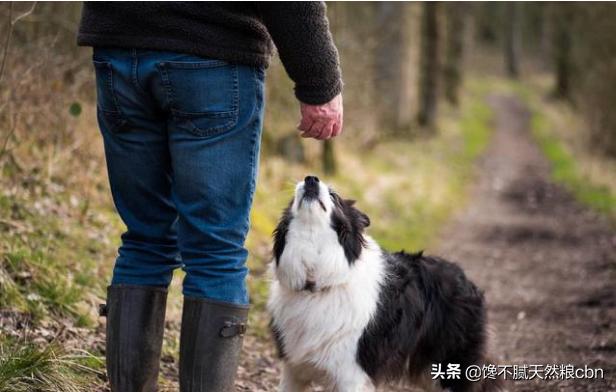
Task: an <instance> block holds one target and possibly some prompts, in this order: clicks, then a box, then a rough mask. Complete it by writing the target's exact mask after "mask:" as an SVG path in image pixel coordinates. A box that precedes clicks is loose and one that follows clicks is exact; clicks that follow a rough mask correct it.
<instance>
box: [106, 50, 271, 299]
mask: <svg viewBox="0 0 616 392" xmlns="http://www.w3.org/2000/svg"><path fill="white" fill-rule="evenodd" d="M94 67H95V70H96V89H97V100H98V102H97V114H98V123H99V126H100V129H101V133H102V135H103V139H104V144H105V157H106V160H107V170H108V173H109V182H110V184H111V192H112V195H113V200H114V203H115V206H116V209H117V211H118V213H119V215H120V217H121V218H122V220H123V221H124V223H125V224H126V227H127V231H126V232H125V233H124V234H123V235H122V245H121V247H120V249H119V252H118V253H119V255H118V258H117V260H116V263H115V267H114V270H113V279H112V284H131V285H146V286H162V287H167V286H168V285H169V283H170V282H171V278H172V274H173V271H174V270H175V269H176V268H178V267H182V268H183V269H184V271H185V272H186V277H185V279H184V282H183V293H184V295H186V296H191V297H197V298H209V299H214V300H220V301H225V302H232V303H236V304H247V303H248V295H247V290H246V284H245V278H246V275H247V272H248V270H247V268H246V266H245V262H246V257H247V251H246V249H245V248H244V240H245V237H246V234H247V231H248V228H249V211H250V206H251V204H252V198H253V194H254V190H255V182H256V176H257V170H258V162H259V147H260V139H261V128H262V122H263V108H264V99H263V88H264V70H263V69H262V68H258V67H250V66H243V65H236V64H229V63H226V62H224V61H220V60H216V59H208V58H202V57H197V56H193V55H187V54H180V53H172V52H157V51H145V50H125V49H102V48H96V49H95V50H94Z"/></svg>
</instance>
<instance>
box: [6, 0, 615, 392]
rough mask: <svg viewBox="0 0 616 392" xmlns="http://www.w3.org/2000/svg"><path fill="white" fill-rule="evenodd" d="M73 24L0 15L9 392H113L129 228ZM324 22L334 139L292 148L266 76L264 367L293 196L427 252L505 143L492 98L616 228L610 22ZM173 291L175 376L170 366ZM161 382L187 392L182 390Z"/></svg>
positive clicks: (257, 253)
mask: <svg viewBox="0 0 616 392" xmlns="http://www.w3.org/2000/svg"><path fill="white" fill-rule="evenodd" d="M80 9H81V4H80V3H79V2H72V3H68V2H53V3H48V2H40V3H32V2H20V3H17V2H15V3H13V2H0V56H1V57H0V391H1V392H5V391H11V392H20V391H39V390H41V391H42V390H44V391H92V390H104V389H105V376H104V362H103V357H104V353H103V349H104V345H103V330H104V328H103V326H104V319H99V318H98V316H97V306H98V304H99V303H101V302H103V301H104V293H105V287H106V285H107V284H108V280H109V277H110V271H111V268H112V265H113V260H114V257H115V254H116V249H117V246H118V244H119V243H118V241H119V234H120V233H121V232H122V230H123V225H122V223H121V222H120V221H119V219H118V217H117V216H116V214H115V211H114V208H113V205H112V202H111V197H110V194H109V189H108V183H107V178H106V173H105V165H104V157H103V154H102V141H101V138H100V137H99V134H98V128H97V124H96V116H95V107H96V106H95V105H96V103H95V88H94V79H93V78H94V72H93V69H92V65H91V50H90V49H89V48H79V47H77V46H76V37H75V35H76V30H77V27H78V23H79V16H80ZM328 13H329V17H330V22H331V30H332V33H333V36H334V39H335V41H336V44H337V46H338V49H339V51H340V55H341V60H342V69H343V75H344V81H345V89H344V101H345V130H344V133H343V135H342V136H341V137H339V138H337V139H335V140H333V141H330V142H324V143H321V142H316V141H313V140H302V139H301V138H300V137H298V132H297V130H296V129H295V126H296V123H297V121H298V119H299V114H298V112H299V110H298V103H297V102H296V100H295V98H294V95H293V91H292V87H293V86H292V83H291V82H290V81H289V80H288V78H287V76H286V74H285V73H284V70H283V68H282V66H281V64H280V63H279V61H278V60H277V59H274V61H273V64H272V65H271V67H270V68H269V69H268V71H267V74H268V75H267V105H266V106H267V113H266V119H265V127H264V128H265V129H264V136H263V149H262V158H261V169H260V170H261V171H260V177H259V185H258V189H257V195H256V199H255V206H254V209H253V212H252V215H251V218H252V219H251V220H252V229H251V233H250V236H249V239H248V248H249V249H250V254H251V256H250V260H249V264H250V267H251V270H252V272H251V277H250V279H249V284H250V288H251V293H252V301H253V305H254V307H253V312H252V316H251V324H252V328H251V332H250V335H249V336H248V339H247V344H248V347H249V348H253V349H254V350H253V351H255V350H256V351H257V352H258V353H263V356H268V355H270V354H269V353H270V351H271V347H270V343H269V335H268V331H267V317H266V315H265V314H264V301H265V298H266V295H267V279H266V269H267V266H266V265H267V262H268V260H269V254H270V253H269V252H270V235H271V232H272V230H273V228H274V226H275V224H276V221H277V218H278V216H279V213H280V211H281V209H282V207H283V206H284V205H285V204H286V202H287V201H288V200H289V198H290V197H291V195H292V190H293V184H294V183H295V181H297V180H299V179H301V178H303V176H304V175H306V174H307V173H316V174H317V175H319V176H322V177H324V178H325V180H326V181H327V182H331V183H332V184H334V185H335V186H336V187H337V188H338V189H340V192H341V193H342V194H344V195H348V196H351V197H353V198H356V199H358V200H359V205H360V206H361V208H363V209H364V210H366V212H367V213H368V214H369V215H370V216H373V217H375V218H374V219H373V227H372V228H371V233H372V235H373V236H374V237H376V239H377V240H378V241H379V242H380V243H381V244H383V245H384V246H385V247H389V248H392V249H400V248H405V249H407V250H415V249H423V248H430V247H432V246H434V241H436V238H437V237H438V236H437V234H438V233H439V231H440V229H441V228H442V227H443V225H444V224H445V223H446V222H447V221H448V219H449V218H450V217H451V216H452V214H454V213H455V212H456V211H458V210H459V209H461V208H463V207H464V205H465V204H466V203H469V202H472V200H469V196H468V189H469V187H470V186H471V184H472V183H473V181H474V179H475V178H476V176H477V175H478V174H477V172H476V165H475V162H476V159H477V158H478V157H480V156H481V154H482V153H483V151H484V149H485V148H486V146H488V144H489V143H490V137H491V135H492V128H493V124H494V122H493V120H494V118H493V112H492V109H491V107H490V106H489V105H488V103H487V101H486V98H487V97H488V96H490V95H493V94H506V95H508V96H512V97H516V99H518V100H519V101H520V102H523V103H524V104H525V105H526V106H527V107H528V108H529V110H530V111H531V113H532V121H531V126H532V129H531V133H532V136H533V140H534V143H536V144H537V145H538V146H539V148H540V150H541V151H542V152H543V154H544V155H545V157H546V158H547V159H548V161H549V162H550V165H551V180H552V181H554V182H555V183H557V184H560V186H562V187H564V188H565V189H567V190H568V192H570V193H571V194H572V195H574V197H575V198H576V199H577V200H578V201H579V202H580V203H582V204H583V205H585V206H587V207H588V208H590V209H591V210H593V211H595V212H596V213H597V214H599V215H601V216H604V217H608V218H607V219H608V220H611V219H613V218H614V217H615V216H616V209H615V206H616V196H615V195H616V175H615V173H616V171H615V170H614V169H615V168H616V164H615V162H616V110H614V107H615V105H616V88H615V86H616V24H615V23H614V21H615V20H616V4H611V3H567V4H564V3H527V2H517V3H513V2H499V3H493V2H486V3H465V2H456V3H448V2H445V3H415V2H409V3H390V2H381V3H371V2H368V3H336V2H332V3H328ZM177 275H178V276H177V277H176V278H177V279H176V280H175V281H174V284H173V290H174V291H173V293H172V300H171V304H170V309H169V311H168V314H169V321H168V333H167V338H166V342H165V349H164V358H163V361H164V365H163V370H164V371H163V374H172V373H173V369H174V367H175V366H176V364H177V348H178V346H177V334H178V325H179V321H178V320H179V312H180V304H181V297H180V294H179V282H180V281H181V275H182V273H181V272H178V274H177ZM259 350H261V351H259ZM259 355H260V354H257V356H259ZM265 374H267V372H266V373H265ZM264 377H266V376H264ZM161 382H162V383H163V389H164V388H167V389H166V390H175V389H174V388H176V386H175V383H174V382H175V381H174V379H173V376H169V377H163V379H161ZM248 390H251V389H250V388H248Z"/></svg>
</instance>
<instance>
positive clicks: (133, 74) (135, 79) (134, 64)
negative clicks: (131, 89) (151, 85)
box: [131, 49, 146, 95]
mask: <svg viewBox="0 0 616 392" xmlns="http://www.w3.org/2000/svg"><path fill="white" fill-rule="evenodd" d="M131 54H132V57H133V61H132V72H131V78H132V81H133V84H134V85H135V88H136V89H137V90H139V92H141V93H142V94H144V95H146V92H145V90H144V89H143V87H142V86H141V84H140V83H139V78H138V77H137V68H138V66H139V58H138V56H137V49H132V51H131Z"/></svg>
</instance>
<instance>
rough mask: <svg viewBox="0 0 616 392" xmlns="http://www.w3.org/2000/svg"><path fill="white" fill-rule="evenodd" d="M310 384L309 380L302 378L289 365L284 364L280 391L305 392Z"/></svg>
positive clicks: (279, 386)
mask: <svg viewBox="0 0 616 392" xmlns="http://www.w3.org/2000/svg"><path fill="white" fill-rule="evenodd" d="M309 385H310V381H309V380H305V379H302V378H301V377H299V375H298V374H297V372H296V371H295V370H293V369H292V368H291V367H290V366H289V365H286V364H285V365H284V367H283V368H282V378H281V379H280V384H279V385H278V392H304V391H306V390H307V389H308V386H309Z"/></svg>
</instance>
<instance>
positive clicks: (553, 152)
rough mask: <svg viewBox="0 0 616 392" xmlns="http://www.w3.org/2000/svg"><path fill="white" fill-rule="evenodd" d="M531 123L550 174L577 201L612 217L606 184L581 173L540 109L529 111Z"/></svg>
mask: <svg viewBox="0 0 616 392" xmlns="http://www.w3.org/2000/svg"><path fill="white" fill-rule="evenodd" d="M531 125H532V133H533V136H534V138H535V140H536V141H537V143H538V144H539V147H540V148H541V151H542V152H543V154H544V155H545V156H546V158H547V159H548V160H549V161H550V163H551V170H552V178H553V179H554V180H555V181H556V182H559V183H561V184H563V185H564V186H565V187H567V188H568V189H569V190H570V191H571V192H572V193H573V194H574V195H575V197H576V198H577V199H578V200H579V201H580V202H582V203H584V204H586V205H588V206H590V207H591V208H593V209H595V210H596V211H599V212H600V213H603V214H606V215H609V216H610V217H612V218H616V194H615V193H613V192H612V191H611V189H610V188H608V187H607V186H601V185H597V184H595V183H593V182H592V181H590V180H588V178H587V177H586V176H584V175H583V174H582V173H581V171H580V169H579V167H578V163H577V162H578V161H577V160H576V157H574V155H573V154H572V153H571V151H570V150H569V149H568V148H567V146H566V145H565V143H564V142H563V141H562V140H560V139H559V138H558V137H557V136H556V135H555V134H554V133H553V132H552V131H551V127H552V126H553V125H552V124H550V122H549V121H548V119H547V118H546V116H545V115H543V113H542V112H541V111H539V110H537V109H535V110H534V111H533V116H532V121H531Z"/></svg>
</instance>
